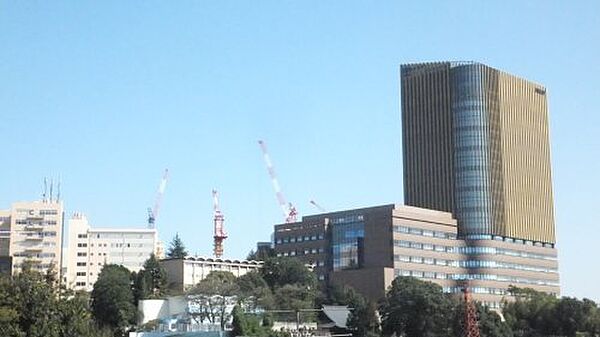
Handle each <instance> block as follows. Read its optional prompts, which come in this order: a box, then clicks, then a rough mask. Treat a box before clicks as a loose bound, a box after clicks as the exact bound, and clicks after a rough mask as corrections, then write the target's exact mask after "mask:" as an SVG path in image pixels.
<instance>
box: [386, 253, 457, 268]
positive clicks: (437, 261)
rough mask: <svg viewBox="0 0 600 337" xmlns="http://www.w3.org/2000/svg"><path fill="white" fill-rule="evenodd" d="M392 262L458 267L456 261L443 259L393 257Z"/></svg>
mask: <svg viewBox="0 0 600 337" xmlns="http://www.w3.org/2000/svg"><path fill="white" fill-rule="evenodd" d="M394 261H398V262H410V263H423V264H431V265H436V266H449V267H459V263H458V261H454V260H445V259H434V258H430V257H422V256H407V255H394Z"/></svg>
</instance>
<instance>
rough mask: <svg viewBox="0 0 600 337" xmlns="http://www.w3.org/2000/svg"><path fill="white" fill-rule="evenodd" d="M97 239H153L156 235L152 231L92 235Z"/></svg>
mask: <svg viewBox="0 0 600 337" xmlns="http://www.w3.org/2000/svg"><path fill="white" fill-rule="evenodd" d="M90 237H92V238H96V239H144V238H146V239H151V238H153V237H154V234H152V233H145V234H132V233H96V234H92V235H90Z"/></svg>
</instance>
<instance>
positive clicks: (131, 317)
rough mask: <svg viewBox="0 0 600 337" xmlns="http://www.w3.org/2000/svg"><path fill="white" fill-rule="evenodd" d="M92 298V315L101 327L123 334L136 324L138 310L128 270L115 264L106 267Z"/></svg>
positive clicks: (95, 285) (101, 273)
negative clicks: (134, 301) (134, 302)
mask: <svg viewBox="0 0 600 337" xmlns="http://www.w3.org/2000/svg"><path fill="white" fill-rule="evenodd" d="M91 297H92V298H91V300H92V313H93V315H94V318H95V319H96V321H97V322H98V323H99V324H100V325H101V326H104V327H108V328H110V329H112V330H113V331H114V332H115V333H116V334H119V333H121V334H122V333H124V332H125V331H126V330H127V328H128V327H130V326H131V325H133V324H134V323H135V318H136V312H137V310H136V307H135V306H134V304H133V299H134V298H133V291H132V289H131V279H130V273H129V270H127V268H125V267H123V266H119V265H114V264H109V265H105V266H104V267H103V268H102V271H101V272H100V274H99V275H98V280H97V281H96V283H95V284H94V289H93V290H92V296H91Z"/></svg>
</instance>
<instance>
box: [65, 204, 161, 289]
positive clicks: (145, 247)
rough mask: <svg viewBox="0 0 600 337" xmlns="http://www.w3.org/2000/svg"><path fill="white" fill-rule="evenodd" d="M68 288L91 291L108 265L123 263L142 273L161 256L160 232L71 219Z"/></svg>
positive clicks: (78, 217) (81, 216)
mask: <svg viewBox="0 0 600 337" xmlns="http://www.w3.org/2000/svg"><path fill="white" fill-rule="evenodd" d="M68 242H69V243H68V247H69V249H68V254H67V256H68V259H67V263H66V267H67V275H66V276H67V277H66V282H67V286H68V287H70V288H73V289H76V290H86V291H91V290H92V289H93V286H94V283H95V282H96V280H97V279H98V274H100V271H101V270H102V267H103V266H104V265H105V264H119V265H122V266H124V267H126V268H127V269H129V270H130V271H135V272H137V271H139V270H140V269H142V267H143V265H144V262H145V261H146V260H147V259H148V258H149V257H150V254H152V253H155V254H157V253H158V254H157V255H159V254H160V250H161V247H162V245H161V244H160V243H159V240H158V234H157V231H156V229H137V228H91V226H90V224H89V222H88V220H87V218H86V216H85V215H84V214H82V213H75V214H73V216H72V217H71V219H70V220H69V241H68Z"/></svg>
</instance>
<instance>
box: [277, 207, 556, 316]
mask: <svg viewBox="0 0 600 337" xmlns="http://www.w3.org/2000/svg"><path fill="white" fill-rule="evenodd" d="M457 235H458V229H457V223H456V220H455V219H454V218H453V217H452V214H450V213H447V212H441V211H434V210H428V209H423V208H417V207H411V206H403V205H393V204H390V205H384V206H377V207H369V208H361V209H354V210H347V211H340V212H332V213H325V214H318V215H311V216H305V217H303V218H302V221H300V222H296V223H286V224H280V225H275V233H274V237H275V251H276V254H277V255H278V256H283V257H296V258H299V259H300V260H302V261H303V262H305V263H308V264H312V265H313V266H314V267H315V269H314V270H315V272H316V273H317V276H318V278H319V279H320V280H323V281H326V282H328V283H330V284H341V285H348V286H351V287H353V288H355V289H356V290H358V291H360V292H361V293H363V294H364V295H366V296H368V297H369V298H371V299H373V300H378V299H380V298H382V297H383V296H384V295H385V291H386V289H387V288H388V287H389V286H390V285H391V283H392V281H393V279H394V278H395V277H397V276H400V275H401V276H413V277H416V278H419V279H422V280H427V281H431V282H434V283H437V284H439V285H440V286H442V287H443V289H444V291H446V292H450V293H458V292H460V291H461V286H462V285H461V284H462V283H463V282H464V281H465V280H468V281H469V287H470V289H471V292H472V293H473V297H474V298H475V299H477V300H479V301H481V302H483V303H485V304H487V305H488V306H490V307H492V308H496V307H499V305H500V303H501V300H502V298H503V297H505V296H506V295H507V290H508V288H509V286H510V285H514V286H518V287H529V288H533V289H535V290H539V291H544V292H547V293H551V294H558V293H559V291H560V289H559V283H558V281H559V279H558V263H557V257H556V255H557V254H556V250H555V249H554V247H552V246H548V245H543V244H540V243H533V242H529V241H524V240H518V239H512V238H504V237H493V236H490V237H488V236H481V238H478V239H470V240H462V239H460V238H458V237H457Z"/></svg>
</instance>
